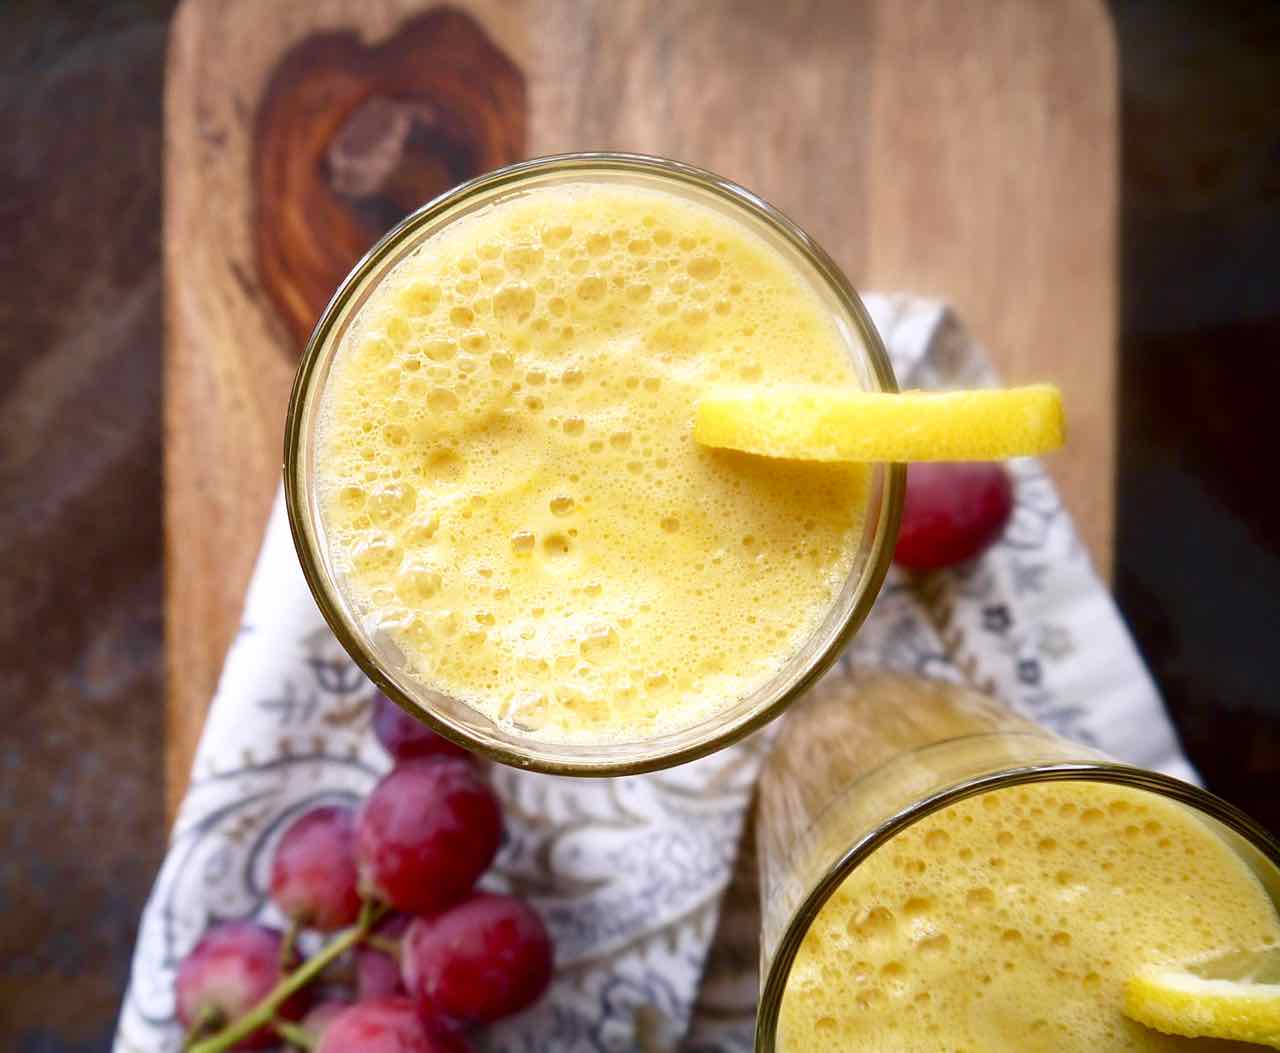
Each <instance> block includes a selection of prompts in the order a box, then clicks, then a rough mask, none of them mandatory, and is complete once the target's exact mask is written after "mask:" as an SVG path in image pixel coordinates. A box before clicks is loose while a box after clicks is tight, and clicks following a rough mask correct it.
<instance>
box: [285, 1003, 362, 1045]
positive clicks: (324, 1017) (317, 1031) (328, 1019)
mask: <svg viewBox="0 0 1280 1053" xmlns="http://www.w3.org/2000/svg"><path fill="white" fill-rule="evenodd" d="M350 1008H351V1003H350V1002H338V1001H326V1002H320V1003H319V1004H317V1005H315V1006H313V1007H312V1008H311V1009H310V1010H309V1011H308V1012H307V1015H306V1016H304V1017H303V1018H302V1020H301V1021H299V1023H298V1026H299V1027H300V1028H302V1030H303V1031H305V1032H306V1033H307V1034H308V1035H310V1036H311V1045H310V1046H308V1047H307V1048H308V1049H313V1048H314V1047H315V1044H316V1043H317V1042H319V1041H320V1039H321V1038H322V1037H323V1036H324V1033H325V1031H327V1030H328V1028H329V1025H330V1024H332V1023H333V1021H334V1019H335V1018H336V1017H337V1016H338V1015H339V1014H341V1013H345V1012H346V1011H347V1010H348V1009H350Z"/></svg>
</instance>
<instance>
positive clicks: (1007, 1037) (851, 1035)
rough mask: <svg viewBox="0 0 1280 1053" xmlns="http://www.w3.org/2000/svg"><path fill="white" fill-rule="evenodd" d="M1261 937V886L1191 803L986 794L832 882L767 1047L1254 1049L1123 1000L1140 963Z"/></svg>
mask: <svg viewBox="0 0 1280 1053" xmlns="http://www.w3.org/2000/svg"><path fill="white" fill-rule="evenodd" d="M1273 944H1280V920H1278V919H1277V916H1276V911H1275V908H1274V907H1273V905H1272V902H1271V900H1270V899H1269V897H1268V896H1267V894H1266V892H1265V891H1264V889H1263V887H1262V885H1261V884H1260V883H1259V881H1258V880H1257V878H1256V877H1255V876H1254V875H1253V873H1252V872H1251V871H1250V870H1249V869H1248V868H1247V867H1246V866H1245V864H1244V863H1243V862H1242V861H1241V859H1240V858H1239V856H1237V855H1236V854H1235V853H1234V852H1233V851H1232V850H1231V849H1230V848H1229V847H1228V846H1227V844H1226V843H1225V842H1224V841H1223V840H1222V839H1221V838H1220V837H1219V836H1218V835H1217V834H1215V833H1214V832H1213V831H1212V830H1211V829H1210V828H1209V827H1208V826H1207V825H1206V824H1205V823H1204V821H1202V820H1201V819H1199V818H1197V817H1196V816H1195V814H1194V813H1192V812H1191V811H1189V810H1187V809H1185V808H1183V807H1181V806H1179V805H1177V804H1175V803H1173V802H1170V801H1167V800H1165V799H1164V798H1161V797H1158V796H1156V795H1154V794H1148V793H1143V792H1140V791H1136V790H1130V789H1126V788H1123V787H1118V786H1110V785H1104V784H1101V783H1083V782H1058V783H1040V784H1035V785H1030V786H1025V787H1008V788H1003V789H997V790H992V791H989V792H987V793H984V794H982V795H980V796H978V797H974V798H970V799H968V800H966V801H962V802H960V803H958V804H955V805H952V806H950V807H948V808H946V809H944V810H942V811H940V812H936V813H934V814H933V815H931V816H928V817H926V818H925V819H923V820H921V821H920V822H918V823H917V824H915V825H913V826H911V827H909V828H908V829H906V830H905V831H903V832H902V833H900V834H898V835H897V836H895V837H894V838H893V839H892V840H891V841H889V842H888V843H887V844H885V845H884V846H882V847H881V848H879V849H877V850H876V851H875V852H874V853H873V854H872V855H871V856H870V857H869V858H868V859H867V860H866V861H865V862H863V863H862V864H861V865H859V866H858V867H857V868H856V869H855V870H854V871H853V872H852V873H851V874H850V875H849V877H848V878H846V880H845V881H844V883H843V884H842V885H841V886H840V888H839V889H838V890H837V891H836V893H835V894H834V895H833V896H832V898H831V899H830V900H828V902H827V904H826V905H825V906H824V907H823V909H822V911H821V913H820V914H819V916H818V918H817V919H816V921H815V922H814V924H813V926H812V927H811V928H810V929H809V931H808V932H807V934H806V936H805V939H804V943H803V944H802V946H801V949H800V951H799V953H798V955H797V958H796V960H795V962H794V965H793V968H792V972H791V975H790V978H789V980H788V983H787V989H786V994H785V995H784V998H783V1002H782V1009H781V1017H780V1022H779V1029H778V1037H779V1048H780V1049H782V1050H786V1051H788V1053H793V1051H810V1050H860V1051H867V1053H872V1051H876V1050H895V1051H900V1050H930V1051H933V1050H937V1051H948V1053H1001V1051H1020V1053H1022V1051H1042V1050H1043V1051H1051V1050H1052V1051H1054V1053H1071V1051H1076V1050H1079V1051H1081V1053H1085V1051H1090V1053H1094V1051H1098V1050H1187V1051H1193V1050H1197V1049H1202V1050H1208V1049H1217V1048H1240V1049H1247V1048H1254V1047H1246V1046H1236V1045H1228V1044H1224V1043H1214V1042H1210V1041H1207V1040H1191V1039H1183V1038H1175V1037H1171V1036H1168V1035H1163V1034H1160V1033H1159V1032H1156V1031H1151V1030H1148V1029H1146V1028H1144V1027H1142V1026H1141V1025H1139V1024H1136V1023H1134V1022H1132V1021H1130V1020H1128V1019H1127V1018H1125V1017H1124V1016H1123V1015H1122V1014H1121V1005H1122V992H1123V987H1124V983H1125V980H1126V979H1127V978H1128V977H1129V976H1131V975H1132V974H1133V973H1134V972H1136V971H1137V969H1138V968H1139V967H1140V966H1142V965H1145V964H1151V963H1161V962H1169V963H1177V962H1184V961H1187V960H1188V959H1191V958H1195V957H1197V956H1201V955H1205V954H1211V953H1213V952H1220V951H1230V950H1239V949H1246V948H1248V949H1252V948H1258V947H1263V946H1268V945H1273Z"/></svg>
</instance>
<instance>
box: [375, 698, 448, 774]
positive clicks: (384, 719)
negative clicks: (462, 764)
mask: <svg viewBox="0 0 1280 1053" xmlns="http://www.w3.org/2000/svg"><path fill="white" fill-rule="evenodd" d="M373 733H374V734H375V735H377V736H378V741H379V742H381V743H382V745H383V747H384V748H385V749H386V751H387V752H388V753H390V754H391V756H392V757H393V758H395V759H396V760H397V761H404V760H412V759H413V758H415V757H470V756H471V754H470V753H468V752H467V751H466V750H465V749H463V748H462V747H461V746H459V745H458V744H457V743H456V742H452V741H450V740H449V739H447V738H445V737H444V736H443V735H439V734H437V733H436V732H434V731H432V730H431V729H430V728H429V727H427V726H426V725H425V724H424V723H422V721H420V720H414V719H413V717H411V716H409V714H408V713H406V712H405V711H404V710H403V709H401V708H400V707H399V706H397V705H396V704H395V703H394V702H392V701H391V699H389V698H387V696H386V695H384V694H383V693H382V692H381V691H378V692H375V694H374V696H373Z"/></svg>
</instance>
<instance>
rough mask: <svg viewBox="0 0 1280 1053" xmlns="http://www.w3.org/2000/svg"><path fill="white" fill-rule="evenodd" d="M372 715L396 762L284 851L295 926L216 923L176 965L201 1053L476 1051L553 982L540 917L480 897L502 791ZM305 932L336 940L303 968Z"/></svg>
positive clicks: (425, 732) (422, 733) (498, 898)
mask: <svg viewBox="0 0 1280 1053" xmlns="http://www.w3.org/2000/svg"><path fill="white" fill-rule="evenodd" d="M373 707H374V708H373V713H374V716H373V729H374V733H375V734H376V735H377V737H378V740H379V741H380V742H381V743H382V744H383V746H384V747H386V749H387V751H388V752H389V753H390V754H391V756H392V758H393V760H394V761H395V767H393V768H392V770H391V772H390V773H389V774H388V775H387V776H386V777H385V778H383V779H382V781H381V782H379V783H378V785H377V786H375V787H374V789H373V791H372V792H371V793H370V794H369V796H368V797H367V798H366V799H365V801H364V803H363V805H362V806H361V807H360V808H359V809H352V808H345V807H340V806H335V805H325V806H322V807H317V808H313V809H311V810H310V811H308V812H306V813H305V814H303V815H302V816H300V817H299V818H298V819H296V820H295V821H294V822H293V823H292V824H291V825H290V826H289V828H288V829H287V830H286V831H285V833H284V835H283V836H282V837H281V838H280V841H279V843H278V844H277V846H276V850H275V856H274V858H273V860H272V866H271V881H270V891H271V898H272V900H273V901H274V903H275V905H276V906H277V907H278V908H279V909H280V911H281V913H283V914H284V916H285V917H286V918H288V919H289V921H290V928H289V931H288V932H287V933H285V932H281V931H279V930H277V929H273V928H270V927H269V926H266V925H261V924H258V923H256V922H249V921H235V922H225V923H221V924H218V925H214V926H213V927H212V928H210V929H209V931H208V932H206V933H205V934H204V936H203V938H202V939H201V940H200V941H199V943H197V944H196V946H195V948H194V949H193V950H192V951H191V953H190V954H188V955H187V957H186V958H184V959H183V961H182V963H181V965H180V966H179V968H178V976H177V992H176V994H177V1009H178V1018H179V1020H180V1021H181V1022H182V1025H183V1026H184V1028H186V1030H187V1040H186V1044H185V1045H184V1049H186V1050H188V1051H189V1053H221V1051H223V1050H231V1049H236V1050H239V1049H266V1048H271V1047H278V1046H282V1045H285V1044H287V1045H288V1046H290V1047H292V1048H294V1049H301V1050H313V1051H316V1053H466V1051H468V1050H469V1049H470V1048H471V1047H470V1046H469V1044H468V1042H467V1038H466V1033H467V1031H468V1030H470V1029H471V1028H474V1027H476V1026H478V1025H483V1024H486V1023H490V1022H492V1021H494V1020H498V1019H500V1018H501V1017H505V1016H509V1015H511V1014H513V1013H518V1012H520V1011H521V1010H522V1009H525V1008H527V1007H528V1006H530V1005H532V1004H533V1003H534V1002H536V1001H537V1000H538V998H539V997H540V996H541V995H542V993H543V992H544V991H545V990H546V989H547V985H548V984H549V983H550V981H551V967H552V947H551V939H550V937H549V936H548V935H547V930H546V928H545V926H544V925H543V923H542V919H541V918H539V917H538V915H537V913H536V912H535V911H534V910H533V909H532V908H531V907H530V906H529V905H528V904H527V903H524V902H522V901H521V900H519V899H516V898H515V897H513V896H504V895H497V894H495V893H491V892H478V891H476V890H475V888H474V886H475V883H476V881H477V879H478V878H479V877H480V876H481V875H482V874H483V873H484V872H485V870H486V869H488V867H489V865H490V863H492V862H493V858H494V856H495V855H496V854H497V851H498V846H499V843H500V842H501V839H502V811H501V807H500V805H499V803H498V799H497V797H496V796H495V795H494V792H493V790H492V789H491V788H490V787H489V785H488V783H486V782H485V780H484V778H483V777H482V775H481V773H480V770H479V768H478V766H477V765H476V764H475V762H474V760H473V758H472V757H471V755H470V754H469V753H467V752H466V751H465V750H463V749H462V748H461V747H459V746H456V745H454V744H453V743H452V742H450V741H448V740H447V739H444V738H442V737H440V736H439V735H436V734H435V733H434V732H432V731H430V730H429V729H428V728H426V727H424V726H423V725H421V724H419V723H418V722H417V721H416V720H414V719H413V718H412V717H410V716H409V715H407V714H406V713H403V712H402V711H401V710H400V709H398V708H397V707H396V706H395V705H394V704H393V703H392V702H390V701H389V700H388V699H387V698H385V697H384V696H382V695H375V696H374V701H373ZM307 929H309V930H314V931H317V932H320V933H323V934H326V942H325V943H324V945H323V946H322V947H321V949H320V950H319V951H317V952H316V953H315V954H313V955H311V956H310V957H309V958H305V959H304V958H303V957H302V956H301V955H300V953H299V952H298V950H297V947H296V944H295V938H296V936H297V934H298V932H299V931H301V930H307Z"/></svg>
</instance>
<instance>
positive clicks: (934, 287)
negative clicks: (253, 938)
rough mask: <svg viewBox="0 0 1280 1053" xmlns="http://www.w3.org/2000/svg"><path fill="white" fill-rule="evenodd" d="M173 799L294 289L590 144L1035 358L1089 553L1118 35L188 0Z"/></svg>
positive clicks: (1008, 359) (1100, 554)
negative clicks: (729, 188) (441, 199)
mask: <svg viewBox="0 0 1280 1053" xmlns="http://www.w3.org/2000/svg"><path fill="white" fill-rule="evenodd" d="M165 130H166V146H167V153H166V162H165V164H166V168H165V190H166V193H165V279H166V286H165V287H166V294H167V307H166V330H167V333H166V335H167V357H166V377H165V397H166V405H165V422H166V441H165V471H166V493H165V529H166V545H167V548H166V558H167V589H168V592H167V618H168V621H167V632H168V663H169V666H168V669H169V696H168V708H167V717H168V729H167V743H168V755H167V757H166V764H167V786H168V793H169V807H170V813H169V814H170V815H172V810H173V807H174V805H175V804H176V802H177V800H178V799H179V797H180V796H181V793H182V791H183V788H184V787H185V785H186V780H187V775H188V772H189V770H190V764H191V755H192V751H193V749H194V746H195V742H196V738H197V736H198V734H199V731H200V727H201V724H202V722H203V719H204V713H205V709H206V707H207V705H208V702H209V699H210V696H211V694H212V692H213V689H214V686H215V684H216V681H217V676H218V672H219V669H220V667H221V664H222V660H223V656H224V654H225V652H226V648H227V645H228V643H229V641H230V639H231V636H232V634H233V633H234V631H235V626H236V623H237V620H238V617H239V614H240V607H241V603H242V599H243V595H244V589H245V585H246V583H247V581H248V577H249V573H250V571H251V569H252V566H253V560H254V556H255V554H256V552H257V548H258V544H259V541H260V539H261V532H262V528H263V524H264V522H265V519H266V515H267V511H268V509H269V507H270V503H271V498H272V494H273V493H274V492H275V489H276V485H277V483H278V481H279V477H280V463H281V442H282V438H281V437H282V432H283V422H284V411H285V404H286V400H287V395H288V390H289V385H290V382H291V379H292V376H293V371H294V367H295V364H296V362H297V357H298V354H299V351H300V350H301V347H302V344H303V342H304V340H305V337H306V334H307V332H308V331H309V329H310V327H311V324H312V322H313V320H314V319H315V318H316V317H317V315H318V314H319V312H320V309H321V308H322V306H323V305H324V303H325V301H326V300H327V298H328V296H329V295H330V293H331V292H332V290H333V288H334V287H335V286H336V285H337V283H338V281H339V280H340V279H341V278H342V276H343V275H344V274H345V273H346V271H347V269H348V268H349V267H350V265H351V264H352V263H353V262H354V261H355V260H356V258H357V257H358V256H359V255H360V254H361V253H362V252H363V251H364V250H365V248H367V247H368V246H369V245H370V244H371V243H372V242H373V241H374V240H375V239H376V237H377V236H378V235H379V234H380V233H381V232H382V231H383V230H385V229H386V228H387V227H389V226H390V225H391V224H392V222H393V221H394V220H396V219H397V218H398V217H399V216H400V215H402V214H403V213H404V212H406V211H408V210H409V209H411V208H412V207H414V206H416V205H417V204H419V203H421V202H422V201H425V200H426V199H428V198H430V197H431V196H433V195H435V194H436V193H438V192H440V191H442V190H444V189H446V188H447V187H449V186H451V185H453V184H454V183H457V182H459V181H460V180H462V179H464V178H466V177H468V176H470V175H473V174H475V173H477V172H480V171H483V170H486V169H489V168H493V167H495V166H497V165H500V164H504V163H506V162H508V161H513V160H516V159H518V158H522V157H528V156H534V155H537V154H546V153H555V152H560V151H566V150H580V149H590V148H618V149H628V150H636V151H643V152H649V153H656V154H664V155H668V156H671V157H675V158H678V159H681V160H684V161H689V162H692V163H694V164H698V165H703V166H705V167H707V168H711V169H713V170H715V171H718V172H720V173H723V174H724V175H727V176H729V177H731V178H733V179H735V180H737V181H739V182H741V183H744V184H745V185H747V186H749V187H751V188H752V189H754V190H756V191H758V192H759V193H761V194H762V195H763V196H765V197H766V198H768V199H770V200H771V201H773V202H774V203H775V204H777V205H779V206H780V207H781V208H782V209H783V210H784V211H786V212H787V213H789V214H790V215H791V216H792V217H793V218H794V219H795V220H797V221H798V222H799V223H800V224H801V225H802V226H803V227H805V228H807V229H808V230H809V231H810V232H811V233H813V234H814V235H815V236H816V237H817V238H818V240H819V241H821V242H822V244H823V245H825V246H826V247H827V248H828V249H829V250H830V251H831V253H832V254H833V255H834V256H835V258H836V259H837V260H838V261H839V262H840V263H841V264H842V265H843V266H844V268H845V269H846V271H847V272H848V273H849V275H850V277H851V278H852V279H853V281H854V282H855V284H857V285H859V286H861V287H863V288H871V289H884V290H890V289H901V290H912V291H916V292H920V293H930V294H934V295H938V296H942V297H945V298H947V299H948V300H949V301H951V302H952V303H953V304H955V305H956V307H957V309H958V311H959V312H960V314H961V316H962V317H963V318H964V320H965V321H966V323H967V324H968V325H969V326H970V327H971V328H972V330H973V331H974V332H975V333H976V334H977V336H978V337H979V338H980V339H981V340H982V342H983V343H984V344H985V345H986V347H987V348H988V349H989V351H990V353H991V355H992V356H993V358H994V359H995V361H996V362H997V364H998V365H999V367H1000V369H1001V371H1002V373H1003V374H1004V376H1005V378H1006V379H1007V380H1009V381H1014V382H1016V381H1026V380H1031V379H1037V378H1052V379H1054V380H1056V381H1058V382H1059V383H1060V384H1061V386H1062V388H1063V390H1064V392H1065V395H1066V403H1067V410H1068V417H1069V420H1070V422H1071V424H1072V436H1071V442H1070V448H1069V449H1068V450H1067V451H1066V452H1065V453H1063V454H1060V455H1058V456H1057V457H1055V458H1054V459H1053V460H1052V462H1051V468H1052V471H1053V473H1054V475H1055V476H1056V477H1057V479H1058V481H1059V482H1060V484H1061V486H1062V490H1063V493H1064V495H1065V499H1066V503H1067V505H1068V507H1069V508H1070V510H1071V511H1072V512H1073V513H1074V514H1075V516H1076V518H1077V520H1078V522H1079V525H1080V528H1081V532H1082V533H1083V535H1084V538H1085V540H1086V542H1087V544H1088V546H1089V548H1090V550H1091V551H1092V553H1093V555H1094V558H1095V560H1097V562H1098V565H1099V566H1100V567H1102V568H1107V569H1109V567H1110V561H1111V532H1112V485H1113V464H1114V451H1113V446H1114V434H1115V431H1114V421H1113V416H1114V410H1115V403H1114V372H1115V370H1114V347H1115V321H1116V319H1115V315H1116V194H1117V190H1116V179H1117V111H1116V55H1115V46H1114V41H1113V39H1112V34H1111V28H1110V25H1109V22H1108V19H1107V16H1106V13H1105V10H1104V8H1103V5H1102V4H1101V3H1100V2H1095V0H1076V2H1065V0H1064V2H1060V3H1053V4H1029V3H1026V2H1025V0H970V2H967V3H963V4H959V3H955V2H954V0H829V2H827V0H795V2H784V0H737V2H729V0H725V2H716V0H648V2H647V0H599V2H582V0H465V2H460V0H454V2H452V3H450V4H449V5H447V6H441V5H438V4H433V3H430V2H422V0H273V2H272V3H270V4H263V3H262V2H261V0H186V2H185V3H184V4H183V5H182V7H181V9H180V10H179V12H178V14H177V16H176V18H175V21H174V24H173V29H172V34H171V40H170V53H169V70H168V83H167V88H166V117H165Z"/></svg>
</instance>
